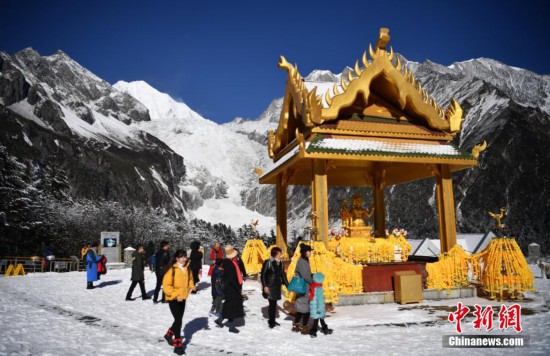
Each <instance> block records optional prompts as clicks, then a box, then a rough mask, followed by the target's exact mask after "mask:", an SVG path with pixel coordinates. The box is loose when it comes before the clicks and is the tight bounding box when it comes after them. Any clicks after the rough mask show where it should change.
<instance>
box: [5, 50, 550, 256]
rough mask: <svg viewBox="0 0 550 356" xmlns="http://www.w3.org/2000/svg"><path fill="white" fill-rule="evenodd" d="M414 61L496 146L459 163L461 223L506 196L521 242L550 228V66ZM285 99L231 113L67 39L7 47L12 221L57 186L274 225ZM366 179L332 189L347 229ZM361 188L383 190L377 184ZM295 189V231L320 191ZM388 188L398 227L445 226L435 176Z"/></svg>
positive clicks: (468, 227)
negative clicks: (102, 66) (109, 77)
mask: <svg viewBox="0 0 550 356" xmlns="http://www.w3.org/2000/svg"><path fill="white" fill-rule="evenodd" d="M403 63H405V65H407V66H408V67H409V68H411V69H412V70H413V71H414V73H415V77H416V78H417V80H418V81H420V82H421V83H422V85H423V87H424V88H425V89H427V90H428V92H430V93H431V94H432V95H433V96H434V97H435V99H436V100H437V102H438V103H440V104H442V105H444V106H445V105H446V103H447V102H448V101H449V99H450V98H451V97H454V98H456V99H457V100H458V101H459V103H460V104H461V106H462V108H463V109H464V118H465V119H464V123H463V129H462V132H461V134H460V137H458V138H457V143H458V144H459V145H460V146H461V147H462V148H465V149H467V150H470V149H471V148H472V147H473V146H474V145H475V144H479V143H481V142H482V141H483V140H487V142H488V144H489V145H488V149H487V151H486V152H484V153H483V154H482V155H481V157H480V165H479V167H478V168H476V169H471V170H468V171H463V172H461V173H459V174H457V175H455V198H456V199H455V200H456V204H457V217H458V226H459V230H461V231H463V232H478V231H485V230H487V229H489V228H490V226H492V222H491V221H490V218H489V216H488V215H487V214H486V212H485V211H487V210H494V211H496V210H497V209H498V208H500V207H501V206H506V207H507V208H508V210H509V217H508V221H507V223H508V226H509V227H510V229H511V230H512V232H513V233H514V234H515V235H516V236H518V239H519V241H520V242H521V243H522V244H523V245H525V243H526V242H527V241H537V240H538V242H539V243H540V242H541V241H540V236H543V234H544V233H545V232H546V231H549V230H550V221H549V220H548V217H547V214H544V213H543V212H546V211H548V210H549V209H550V173H549V172H550V156H549V155H548V152H550V118H549V117H550V116H549V112H550V106H549V97H550V84H549V83H550V77H549V76H548V75H538V74H535V73H532V72H529V71H527V70H523V69H519V68H514V67H509V66H506V65H505V64H502V63H500V62H497V61H494V60H490V59H485V58H481V59H475V60H470V61H466V62H457V63H453V64H452V65H450V66H443V65H439V64H437V63H433V62H430V61H426V62H424V63H416V62H411V61H407V60H406V59H405V58H403ZM347 70H350V69H349V68H344V70H343V73H344V74H345V71H347ZM341 75H342V74H334V73H332V72H330V71H313V72H312V73H310V74H309V75H308V76H307V77H305V84H306V86H308V87H309V88H312V87H317V92H318V94H322V93H324V91H326V90H328V89H329V88H330V87H332V85H333V84H334V83H337V82H338V81H339V78H340V76H341ZM283 90H284V88H281V93H282V92H283ZM281 106H282V99H280V98H279V99H274V100H273V102H272V103H271V104H270V105H269V107H268V108H267V109H266V110H265V111H264V112H263V113H262V115H260V117H259V118H257V119H255V120H249V119H244V118H237V119H235V120H233V121H232V122H229V123H226V124H223V125H218V124H216V123H215V122H213V121H210V120H207V119H205V118H203V117H202V116H201V115H199V114H198V113H196V112H195V111H193V110H192V109H191V108H189V107H188V106H187V105H186V104H185V103H182V102H180V101H177V100H174V99H173V98H171V97H170V96H169V95H167V94H164V93H161V92H159V91H158V90H156V89H155V88H152V87H151V86H150V85H148V84H147V83H145V82H142V81H137V82H131V83H127V82H118V83H116V84H115V85H113V86H111V85H110V84H109V83H107V82H105V81H104V80H102V79H101V78H98V77H97V76H95V75H94V74H93V73H91V72H89V71H88V70H86V69H85V68H83V67H82V66H80V65H79V64H78V63H76V62H75V61H73V60H72V59H71V58H69V57H68V56H67V55H66V54H65V53H63V52H61V51H59V52H57V53H56V54H54V55H52V56H46V57H43V56H40V55H39V54H38V53H37V52H36V51H33V50H32V49H26V50H23V51H20V52H18V53H16V54H14V55H13V56H10V55H8V54H6V53H4V52H0V122H1V124H2V130H0V163H1V164H0V170H1V171H2V173H3V175H2V177H1V178H2V179H0V189H2V192H5V194H2V195H1V196H2V199H0V203H1V206H0V227H2V223H3V224H4V226H9V224H16V222H14V220H13V217H14V213H13V212H14V211H15V210H13V209H15V208H14V206H18V207H19V208H18V209H19V210H18V211H19V213H18V214H19V215H17V214H15V215H17V216H18V217H19V218H20V219H22V220H25V219H26V220H28V221H31V222H32V221H35V220H33V219H34V217H33V216H32V214H31V213H30V212H32V211H35V210H36V209H34V208H32V209H31V206H30V205H28V203H25V204H27V205H25V204H23V205H21V204H22V203H21V202H29V201H37V199H38V198H40V199H43V198H41V197H43V195H44V194H45V192H46V193H48V194H49V195H48V196H50V195H51V196H55V199H57V200H58V201H63V200H72V199H88V200H90V201H92V202H97V201H103V200H106V201H115V202H119V203H120V204H123V205H124V206H129V207H132V208H131V209H134V207H136V206H140V205H141V206H147V207H150V208H153V209H156V210H157V211H158V212H159V213H161V214H162V212H165V213H167V214H168V215H170V214H176V215H181V214H182V213H184V214H188V215H187V216H188V217H190V218H195V217H196V218H200V219H204V220H206V221H209V222H211V223H217V222H221V223H224V224H226V225H231V226H233V227H234V228H235V227H238V226H241V225H242V224H244V223H247V222H249V221H250V220H251V219H256V218H257V219H260V226H261V229H262V230H263V231H269V230H270V229H271V228H273V227H274V218H273V217H274V215H275V204H274V194H273V193H274V189H273V187H270V186H260V185H259V184H258V179H257V176H256V175H255V173H254V167H255V166H258V167H265V166H266V165H267V164H268V162H269V158H268V155H267V149H266V146H265V145H266V141H267V132H268V130H269V129H276V127H277V125H278V121H279V115H280V111H281ZM184 160H185V165H184ZM354 191H355V190H354V189H349V188H348V189H344V188H336V189H331V190H330V192H329V201H330V202H331V203H329V209H330V211H331V218H332V224H333V226H334V227H336V226H338V224H339V222H338V219H339V215H338V210H339V207H340V202H341V200H342V199H344V198H346V197H348V196H349V195H351V194H352V193H353V192H354ZM358 191H359V192H360V193H361V194H363V195H365V196H366V199H367V201H369V200H370V199H371V198H370V194H371V193H370V190H369V189H359V190H358ZM288 194H289V212H288V214H289V231H290V235H291V236H292V235H293V230H294V231H295V232H296V233H297V234H300V231H301V229H302V228H303V227H304V226H305V225H306V223H307V215H308V214H309V209H310V196H309V189H308V188H307V187H290V188H289V193H288ZM386 194H387V198H386V202H387V216H388V220H389V222H388V225H389V226H390V227H394V226H397V227H404V228H407V229H409V231H411V233H412V234H413V235H414V236H416V237H432V236H436V235H437V212H436V211H437V207H436V205H435V198H434V182H433V181H432V180H424V181H421V182H416V183H411V184H407V185H401V186H395V187H389V188H387V190H386ZM37 197H38V198H37ZM40 199H38V200H40ZM16 204H20V205H16ZM79 204H81V203H79ZM82 204H84V205H82V206H85V207H86V206H87V205H86V204H87V203H82ZM21 206H22V207H23V208H21ZM79 206H80V205H79ZM526 207H528V209H526ZM10 209H12V210H10ZM33 209H34V210H33ZM83 209H84V208H83ZM85 209H88V208H85ZM73 210H74V211H76V210H78V209H76V208H75V209H73ZM128 214H133V213H128ZM140 214H141V213H140ZM144 214H146V213H144ZM139 216H140V219H141V220H145V219H146V216H147V215H139ZM155 221H157V220H155ZM148 224H149V225H155V224H157V222H148ZM163 226H168V225H163ZM27 228H29V229H32V228H33V227H29V226H27ZM182 229H188V230H189V231H190V233H194V234H198V232H197V231H198V230H197V227H196V226H195V227H191V226H186V227H184V228H182V227H181V226H180V225H177V224H176V225H169V226H168V228H167V230H170V231H181V230H182ZM218 230H219V233H220V234H226V233H227V231H226V230H224V229H223V228H221V229H218ZM21 231H23V230H21ZM33 231H34V230H33ZM36 231H38V230H36ZM134 231H135V234H136V236H137V234H139V233H138V232H137V231H136V230H135V228H134ZM155 231H156V230H155ZM19 233H20V231H19ZM155 233H156V232H155ZM155 233H154V234H155ZM156 234H157V235H158V234H161V233H156ZM547 240H548V239H547ZM0 242H1V241H0ZM544 243H545V242H543V244H544ZM549 247H550V246H549Z"/></svg>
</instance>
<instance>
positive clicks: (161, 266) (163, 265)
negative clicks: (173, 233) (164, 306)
mask: <svg viewBox="0 0 550 356" xmlns="http://www.w3.org/2000/svg"><path fill="white" fill-rule="evenodd" d="M155 258H156V260H157V263H156V267H155V273H156V275H157V285H156V287H155V294H154V296H153V302H154V303H155V304H156V303H158V297H159V292H160V288H161V287H162V279H163V278H164V272H166V270H167V269H168V268H170V267H171V265H170V244H169V243H168V242H167V241H162V242H161V243H160V250H158V251H157V253H156V254H155ZM162 302H163V303H165V302H166V300H165V299H164V292H162Z"/></svg>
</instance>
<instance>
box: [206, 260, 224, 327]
mask: <svg viewBox="0 0 550 356" xmlns="http://www.w3.org/2000/svg"><path fill="white" fill-rule="evenodd" d="M210 283H211V285H212V308H211V309H210V313H208V314H209V315H210V316H216V317H218V318H219V317H220V316H221V313H222V303H223V298H224V294H223V267H222V260H221V259H220V258H218V259H216V262H215V263H214V269H213V271H212V277H211V280H210Z"/></svg>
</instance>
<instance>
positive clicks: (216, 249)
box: [208, 241, 223, 277]
mask: <svg viewBox="0 0 550 356" xmlns="http://www.w3.org/2000/svg"><path fill="white" fill-rule="evenodd" d="M221 259H223V251H222V245H221V244H220V242H219V241H216V242H214V246H212V250H210V262H211V263H212V264H211V265H210V269H209V270H208V276H210V277H211V276H212V270H213V269H214V265H215V262H216V260H221Z"/></svg>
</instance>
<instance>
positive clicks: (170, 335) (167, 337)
mask: <svg viewBox="0 0 550 356" xmlns="http://www.w3.org/2000/svg"><path fill="white" fill-rule="evenodd" d="M173 337H174V332H173V331H172V328H168V331H167V332H166V334H165V335H164V340H166V342H167V343H168V345H170V346H174V341H173V340H172V338H173Z"/></svg>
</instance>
